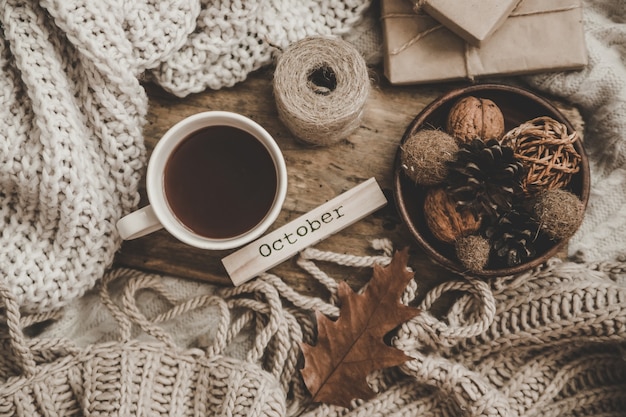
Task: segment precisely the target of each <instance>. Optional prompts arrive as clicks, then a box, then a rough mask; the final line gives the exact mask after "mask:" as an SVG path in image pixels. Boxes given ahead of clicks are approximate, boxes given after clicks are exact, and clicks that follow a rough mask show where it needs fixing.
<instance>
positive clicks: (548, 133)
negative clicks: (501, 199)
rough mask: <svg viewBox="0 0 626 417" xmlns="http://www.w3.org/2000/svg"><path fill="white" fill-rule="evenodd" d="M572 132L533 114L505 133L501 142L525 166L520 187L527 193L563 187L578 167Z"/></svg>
mask: <svg viewBox="0 0 626 417" xmlns="http://www.w3.org/2000/svg"><path fill="white" fill-rule="evenodd" d="M577 140H578V134H577V133H576V132H572V133H570V132H568V129H567V126H566V125H564V124H563V123H561V122H558V121H557V120H554V119H553V118H551V117H546V116H544V117H537V118H535V119H532V120H530V121H528V122H525V123H522V124H521V125H519V126H518V127H516V128H514V129H512V130H511V131H509V132H507V133H506V134H505V135H504V137H503V138H502V143H504V144H506V145H509V146H511V147H512V148H513V152H514V154H515V157H516V158H517V159H518V160H520V161H521V162H522V163H523V164H524V167H525V169H526V176H525V178H524V179H523V180H522V188H523V190H524V191H525V192H526V193H527V194H532V193H535V192H538V191H542V190H546V189H554V188H564V187H565V186H566V185H567V184H569V182H570V180H571V178H572V175H574V174H575V173H577V172H578V171H579V170H580V163H581V156H580V154H579V153H578V152H577V151H576V148H574V143H575V142H576V141H577Z"/></svg>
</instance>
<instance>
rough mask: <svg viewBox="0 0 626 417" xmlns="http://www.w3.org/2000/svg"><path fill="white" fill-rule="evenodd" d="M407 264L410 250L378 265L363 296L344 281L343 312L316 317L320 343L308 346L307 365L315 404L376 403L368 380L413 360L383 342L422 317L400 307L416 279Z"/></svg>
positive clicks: (305, 374)
mask: <svg viewBox="0 0 626 417" xmlns="http://www.w3.org/2000/svg"><path fill="white" fill-rule="evenodd" d="M407 259H408V249H404V250H403V251H399V252H396V253H395V254H394V256H393V258H392V260H391V263H390V264H389V265H388V266H386V267H382V266H380V265H375V266H374V273H373V276H372V279H371V280H370V282H369V284H368V286H367V288H366V289H365V291H364V292H363V293H362V294H357V293H355V292H353V291H352V289H351V288H350V286H348V284H346V283H345V282H340V283H339V293H338V295H339V299H340V302H341V307H340V310H339V318H338V319H337V320H336V321H332V320H330V319H329V318H327V317H326V316H324V315H323V314H321V313H319V312H316V318H317V329H318V336H317V344H316V345H315V346H311V345H308V344H306V343H303V344H302V352H303V354H304V359H305V366H304V368H302V370H301V373H302V377H303V379H304V383H305V385H306V386H307V388H308V389H309V392H310V393H311V395H312V397H313V400H314V401H316V402H324V403H328V404H335V405H340V406H343V407H349V406H350V402H351V401H352V399H354V398H361V399H369V398H372V397H373V396H374V394H375V393H374V392H373V391H372V389H371V388H370V387H369V385H368V384H367V381H366V377H367V376H368V375H369V374H370V373H371V372H373V371H375V370H378V369H383V368H389V367H392V366H397V365H400V364H402V363H404V362H406V361H407V360H409V359H411V358H410V357H409V356H407V355H405V354H404V352H402V351H401V350H399V349H396V348H394V347H391V346H388V345H387V344H386V343H385V341H384V339H383V338H384V336H385V335H386V334H387V333H389V332H390V331H391V330H393V329H395V328H396V327H398V326H399V325H400V324H402V323H404V322H405V321H407V320H409V319H411V318H412V317H415V316H416V315H417V314H418V313H419V309H416V308H412V307H408V306H405V305H404V304H402V303H401V302H400V297H401V295H402V292H403V291H404V289H405V288H406V286H407V284H408V283H409V281H410V280H411V279H413V274H412V273H411V272H410V271H409V270H408V269H407Z"/></svg>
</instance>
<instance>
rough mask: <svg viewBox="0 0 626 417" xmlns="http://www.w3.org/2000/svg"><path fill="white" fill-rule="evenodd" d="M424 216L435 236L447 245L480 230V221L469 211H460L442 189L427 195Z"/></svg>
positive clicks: (434, 189) (429, 191)
mask: <svg viewBox="0 0 626 417" xmlns="http://www.w3.org/2000/svg"><path fill="white" fill-rule="evenodd" d="M424 216H425V218H426V225H427V226H428V228H429V229H430V231H431V233H432V234H433V236H435V237H436V238H437V239H439V240H441V241H442V242H446V243H454V242H456V241H457V240H458V239H459V238H461V237H463V236H467V235H469V234H471V233H474V232H476V231H477V230H478V229H479V228H480V219H479V218H477V217H476V216H475V215H474V214H473V213H471V212H470V211H468V210H463V211H458V210H457V208H456V203H455V201H454V200H452V198H450V196H449V195H448V193H447V192H446V190H445V189H444V188H441V187H437V188H431V189H429V190H428V192H427V193H426V198H425V200H424Z"/></svg>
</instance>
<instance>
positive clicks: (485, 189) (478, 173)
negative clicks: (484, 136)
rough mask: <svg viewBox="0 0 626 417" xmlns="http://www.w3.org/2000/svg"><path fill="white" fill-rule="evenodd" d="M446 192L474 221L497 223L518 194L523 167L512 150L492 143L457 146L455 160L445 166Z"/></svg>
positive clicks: (475, 141)
mask: <svg viewBox="0 0 626 417" xmlns="http://www.w3.org/2000/svg"><path fill="white" fill-rule="evenodd" d="M448 165H449V166H448V168H449V171H448V177H447V182H448V184H447V190H448V192H449V193H450V196H451V197H452V199H453V200H454V201H456V204H457V207H458V208H459V209H461V208H467V209H469V210H471V211H472V212H473V213H474V215H476V216H477V217H486V218H491V219H497V218H498V217H499V216H500V215H501V214H502V213H506V212H508V211H509V210H511V207H512V202H513V198H514V196H515V195H516V194H519V193H521V191H522V188H521V179H522V177H523V174H524V173H523V165H522V163H521V162H520V161H518V160H517V159H516V158H515V156H514V155H513V149H512V148H511V147H509V146H503V145H500V143H499V142H498V141H497V140H495V139H492V140H489V141H487V142H484V141H482V140H480V139H474V140H473V141H471V142H469V143H464V144H461V145H459V151H458V153H457V158H456V160H454V161H452V162H450V163H449V164H448Z"/></svg>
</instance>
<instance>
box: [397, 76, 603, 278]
mask: <svg viewBox="0 0 626 417" xmlns="http://www.w3.org/2000/svg"><path fill="white" fill-rule="evenodd" d="M489 90H493V91H498V92H505V93H511V94H513V95H521V96H524V97H525V98H528V99H530V100H532V101H534V102H536V103H537V104H538V105H540V106H543V107H545V108H546V109H547V110H548V111H549V112H551V113H552V114H553V115H554V118H555V119H556V120H558V121H559V122H561V123H563V124H565V126H567V129H568V130H569V131H570V132H574V131H575V130H576V129H574V127H573V125H572V124H571V122H570V121H569V120H568V119H567V117H565V115H564V114H563V113H562V112H561V111H560V110H559V109H558V108H557V107H556V106H555V105H554V104H552V103H551V102H550V101H549V100H548V99H546V98H544V97H541V96H539V95H537V94H536V93H534V92H532V91H530V90H528V89H526V88H522V87H518V86H514V85H510V84H499V83H484V84H480V83H479V84H473V85H470V86H465V87H459V88H455V89H453V90H450V91H448V92H446V93H444V94H442V95H440V96H439V97H437V98H436V99H434V100H433V101H431V102H430V103H429V104H427V105H426V106H425V107H424V108H423V109H422V110H421V111H420V112H419V113H418V114H417V115H416V116H415V117H414V118H413V120H412V121H411V122H410V123H409V125H408V126H407V128H406V130H405V132H404V134H403V136H402V139H401V141H400V143H399V144H398V148H397V150H396V156H395V159H394V177H393V197H394V200H395V205H396V209H397V211H398V214H399V215H400V218H401V220H402V222H403V224H404V225H405V226H406V227H407V228H408V230H409V233H410V235H411V236H412V237H413V239H414V240H415V241H416V242H417V244H418V245H419V246H420V247H421V248H422V250H424V252H426V254H427V255H428V256H429V257H430V258H431V259H432V260H434V261H435V262H436V263H438V264H440V265H441V266H443V267H444V268H446V269H448V270H449V271H451V272H455V273H457V274H461V275H471V276H478V277H485V278H489V277H502V276H509V275H515V274H519V273H522V272H525V271H528V270H530V269H533V268H536V267H538V266H540V265H542V264H543V263H545V262H546V261H547V260H548V259H550V258H552V257H554V256H555V255H556V254H557V253H558V252H559V251H560V250H561V249H562V248H563V247H564V246H565V245H566V244H567V242H568V241H569V239H562V240H560V241H558V242H556V243H555V244H554V245H553V246H552V247H550V248H549V249H548V250H547V251H546V252H544V253H543V254H542V255H541V256H538V257H536V258H533V259H531V260H530V261H528V262H524V263H521V264H519V265H516V266H513V267H507V268H497V269H486V270H484V271H480V272H469V271H467V270H466V269H465V268H463V267H462V265H461V264H460V263H459V262H458V261H457V260H454V259H450V258H449V257H447V256H444V255H443V254H442V253H441V252H440V251H438V250H437V249H436V248H435V247H433V246H432V245H431V244H430V243H429V241H428V240H427V239H425V238H424V237H423V236H422V233H421V232H419V230H418V229H417V227H416V225H415V224H413V222H412V221H411V216H410V215H409V213H408V211H407V207H406V203H405V198H404V196H403V194H402V176H403V175H404V174H403V172H402V169H401V168H400V155H401V146H402V144H403V143H404V142H405V141H406V140H407V139H408V137H409V136H410V135H411V134H413V133H414V132H415V131H417V130H419V129H420V128H422V127H423V125H424V122H425V121H426V120H427V119H428V117H429V116H430V115H431V114H432V112H433V111H435V110H436V109H438V108H439V107H441V106H442V105H444V104H446V103H449V102H450V101H451V100H455V99H458V98H460V97H463V96H467V95H471V94H473V93H482V92H485V91H489ZM581 139H582V138H581ZM581 139H579V140H577V141H576V142H575V143H574V147H575V148H576V150H577V151H578V153H579V154H580V156H581V161H580V163H581V169H580V171H579V174H580V175H581V178H580V184H581V191H580V194H578V197H579V198H580V199H581V201H582V203H583V209H586V207H587V203H588V200H589V193H590V188H591V187H590V185H591V180H590V171H589V160H588V157H587V154H586V152H585V149H584V146H583V142H582V140H581Z"/></svg>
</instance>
